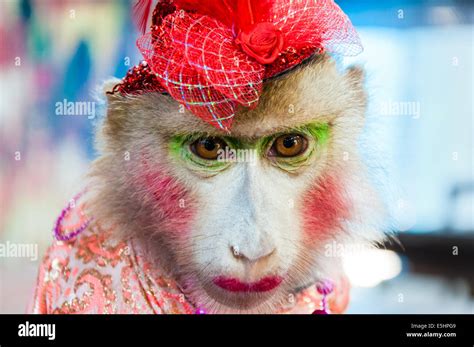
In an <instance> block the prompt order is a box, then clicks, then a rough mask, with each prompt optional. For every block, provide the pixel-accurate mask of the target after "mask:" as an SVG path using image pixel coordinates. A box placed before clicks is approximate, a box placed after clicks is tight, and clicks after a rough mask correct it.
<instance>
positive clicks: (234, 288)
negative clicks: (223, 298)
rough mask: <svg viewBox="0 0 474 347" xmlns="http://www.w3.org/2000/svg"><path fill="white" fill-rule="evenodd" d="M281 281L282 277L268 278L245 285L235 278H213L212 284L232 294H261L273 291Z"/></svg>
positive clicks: (245, 283)
mask: <svg viewBox="0 0 474 347" xmlns="http://www.w3.org/2000/svg"><path fill="white" fill-rule="evenodd" d="M282 281H283V278H282V277H279V276H268V277H264V278H262V279H261V280H259V281H257V282H250V283H247V282H242V281H240V280H239V279H237V278H231V277H223V276H220V277H216V278H214V280H213V283H214V284H215V285H216V286H218V287H220V288H222V289H224V290H227V291H229V292H233V293H263V292H268V291H270V290H272V289H275V288H276V287H278V286H279V285H280V284H281V282H282Z"/></svg>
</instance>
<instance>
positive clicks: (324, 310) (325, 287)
mask: <svg viewBox="0 0 474 347" xmlns="http://www.w3.org/2000/svg"><path fill="white" fill-rule="evenodd" d="M316 290H317V291H318V293H319V294H321V295H322V296H323V298H322V300H321V306H322V307H321V309H318V310H315V311H313V314H329V307H328V301H327V296H328V295H329V294H331V293H332V292H333V290H334V284H333V283H332V282H331V281H328V280H325V281H322V282H320V283H318V284H316Z"/></svg>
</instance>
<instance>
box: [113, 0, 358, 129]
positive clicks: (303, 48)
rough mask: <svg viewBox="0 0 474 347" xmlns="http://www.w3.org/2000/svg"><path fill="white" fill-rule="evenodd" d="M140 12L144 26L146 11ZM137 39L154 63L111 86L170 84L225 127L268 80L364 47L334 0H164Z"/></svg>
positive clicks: (133, 88) (199, 112)
mask: <svg viewBox="0 0 474 347" xmlns="http://www.w3.org/2000/svg"><path fill="white" fill-rule="evenodd" d="M148 5H149V3H147V2H146V1H143V0H141V6H140V7H141V8H142V9H146V8H148ZM138 12H140V13H141V14H140V16H141V17H140V18H138V23H140V24H141V25H142V26H143V23H146V21H147V15H148V14H146V13H144V12H146V11H138ZM137 46H138V48H139V49H140V51H141V52H142V54H143V56H144V58H145V61H146V62H147V63H148V65H147V66H146V67H145V68H140V67H138V68H136V67H135V68H133V69H132V70H131V71H129V73H128V74H127V76H126V78H125V79H124V81H123V82H122V83H121V84H120V85H118V86H116V88H114V90H113V91H112V93H115V92H119V93H141V92H143V91H161V92H164V91H166V92H167V93H168V94H169V95H170V96H171V97H173V98H174V99H175V100H176V101H178V102H179V103H180V104H182V105H184V106H185V107H186V108H187V109H188V110H190V111H191V112H192V113H193V114H194V115H196V116H198V117H199V118H201V119H203V120H204V121H206V122H208V123H210V124H211V125H213V126H215V127H217V128H220V129H223V130H225V131H229V130H230V128H231V125H232V121H233V117H234V116H235V114H236V112H237V110H238V109H239V108H240V107H247V108H254V107H256V106H257V105H258V101H259V97H260V95H261V92H262V87H263V82H264V81H265V80H268V79H270V78H272V77H275V76H278V75H281V74H282V73H284V72H285V71H288V70H289V69H291V68H292V67H294V66H297V65H298V64H301V63H302V62H303V61H305V60H307V59H309V58H310V57H312V56H313V55H315V54H321V53H323V52H330V53H337V54H343V55H357V54H358V53H360V52H361V51H362V46H361V44H360V41H359V37H358V35H357V33H356V32H355V30H354V28H353V26H352V24H351V22H350V20H349V19H348V17H347V16H346V15H345V14H344V12H342V10H341V9H340V8H339V6H338V5H337V4H335V3H334V1H333V0H293V1H289V0H273V1H261V0H249V1H238V0H228V1H220V0H202V1H190V0H174V1H170V0H165V1H160V2H158V4H157V6H156V8H155V10H154V11H153V14H152V25H151V30H150V31H149V32H148V33H146V34H145V35H143V36H142V37H140V38H139V39H138V40H137ZM150 70H151V71H150Z"/></svg>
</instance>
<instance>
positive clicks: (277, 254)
mask: <svg viewBox="0 0 474 347" xmlns="http://www.w3.org/2000/svg"><path fill="white" fill-rule="evenodd" d="M265 160H266V159H264V158H259V159H258V160H257V163H248V162H239V163H234V164H233V165H232V166H231V167H229V168H228V169H226V170H225V171H223V172H220V173H219V174H217V175H215V176H213V177H210V178H206V179H200V180H197V181H194V183H193V185H194V192H195V193H196V194H197V197H198V200H199V201H200V202H201V209H200V210H199V212H198V215H197V219H196V221H195V223H193V226H192V228H193V230H191V231H190V233H191V235H190V237H191V239H192V240H193V244H192V245H191V247H192V249H193V252H192V259H189V258H188V261H189V260H191V262H192V263H193V264H194V265H193V267H194V268H195V269H197V271H195V273H197V274H198V275H197V276H196V278H192V279H190V281H191V282H196V281H198V282H199V283H193V284H191V286H192V287H194V288H193V289H194V290H196V287H201V286H203V287H204V290H205V291H206V294H204V296H205V297H208V296H211V297H212V299H211V300H209V299H208V298H206V299H205V300H204V301H207V303H208V305H209V301H211V304H210V305H211V306H212V307H219V306H220V305H218V304H217V302H219V303H221V304H224V305H225V306H229V307H234V308H235V307H239V309H242V308H243V307H242V305H249V307H251V306H253V307H254V308H255V306H258V304H260V303H262V302H263V301H268V300H269V295H273V296H274V297H275V299H274V300H270V301H278V300H279V299H280V296H281V295H283V294H285V295H286V294H287V293H288V292H289V291H291V290H292V289H294V287H295V286H297V285H298V284H299V285H301V283H295V282H294V280H293V279H292V274H291V273H292V272H294V271H295V270H294V269H292V266H294V264H295V262H296V261H297V259H298V257H299V256H301V254H300V251H299V250H301V248H302V246H301V242H302V233H303V231H302V223H301V216H300V212H301V206H300V199H301V197H302V195H303V194H304V192H305V191H306V190H307V189H308V188H309V186H310V185H311V183H312V181H313V180H314V178H313V177H310V176H309V175H290V174H288V173H287V172H284V171H283V170H281V169H279V168H276V167H274V166H272V165H269V164H268V163H266V162H265ZM188 179H189V178H188ZM234 252H237V253H238V254H234ZM185 256H188V257H189V254H186V255H185ZM199 269H200V270H199ZM308 275H310V274H308ZM219 276H223V277H227V278H236V279H239V280H240V281H242V282H245V283H250V282H257V281H258V280H260V279H262V278H264V277H267V276H281V277H282V278H283V282H282V284H281V285H280V286H279V287H277V288H276V289H275V290H273V291H270V292H268V293H262V294H261V295H254V296H252V295H249V294H235V293H229V292H226V291H225V290H223V289H221V288H218V287H217V286H215V285H214V284H213V283H212V280H213V279H214V278H216V277H219ZM188 285H189V283H188ZM198 291H199V292H201V291H200V290H198ZM276 293H279V294H280V295H276ZM243 295H247V296H248V298H247V299H244V298H243V297H242V296H243ZM199 299H202V295H199V296H198V300H199ZM214 300H215V301H216V302H213V301H214ZM244 300H248V302H247V303H243V301H244ZM201 304H203V303H201ZM267 305H268V303H267ZM221 309H222V307H220V309H219V310H221Z"/></svg>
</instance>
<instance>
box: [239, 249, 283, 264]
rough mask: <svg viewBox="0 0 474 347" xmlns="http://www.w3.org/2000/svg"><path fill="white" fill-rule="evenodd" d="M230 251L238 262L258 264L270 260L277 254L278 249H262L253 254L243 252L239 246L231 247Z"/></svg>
mask: <svg viewBox="0 0 474 347" xmlns="http://www.w3.org/2000/svg"><path fill="white" fill-rule="evenodd" d="M230 251H231V252H232V255H233V256H234V258H235V259H237V260H240V261H244V262H248V263H257V262H260V261H262V260H266V259H268V258H270V257H271V256H272V255H273V254H274V253H275V252H276V249H275V248H270V249H260V250H256V251H253V252H252V251H245V250H242V249H240V248H239V247H238V246H231V247H230Z"/></svg>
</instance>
